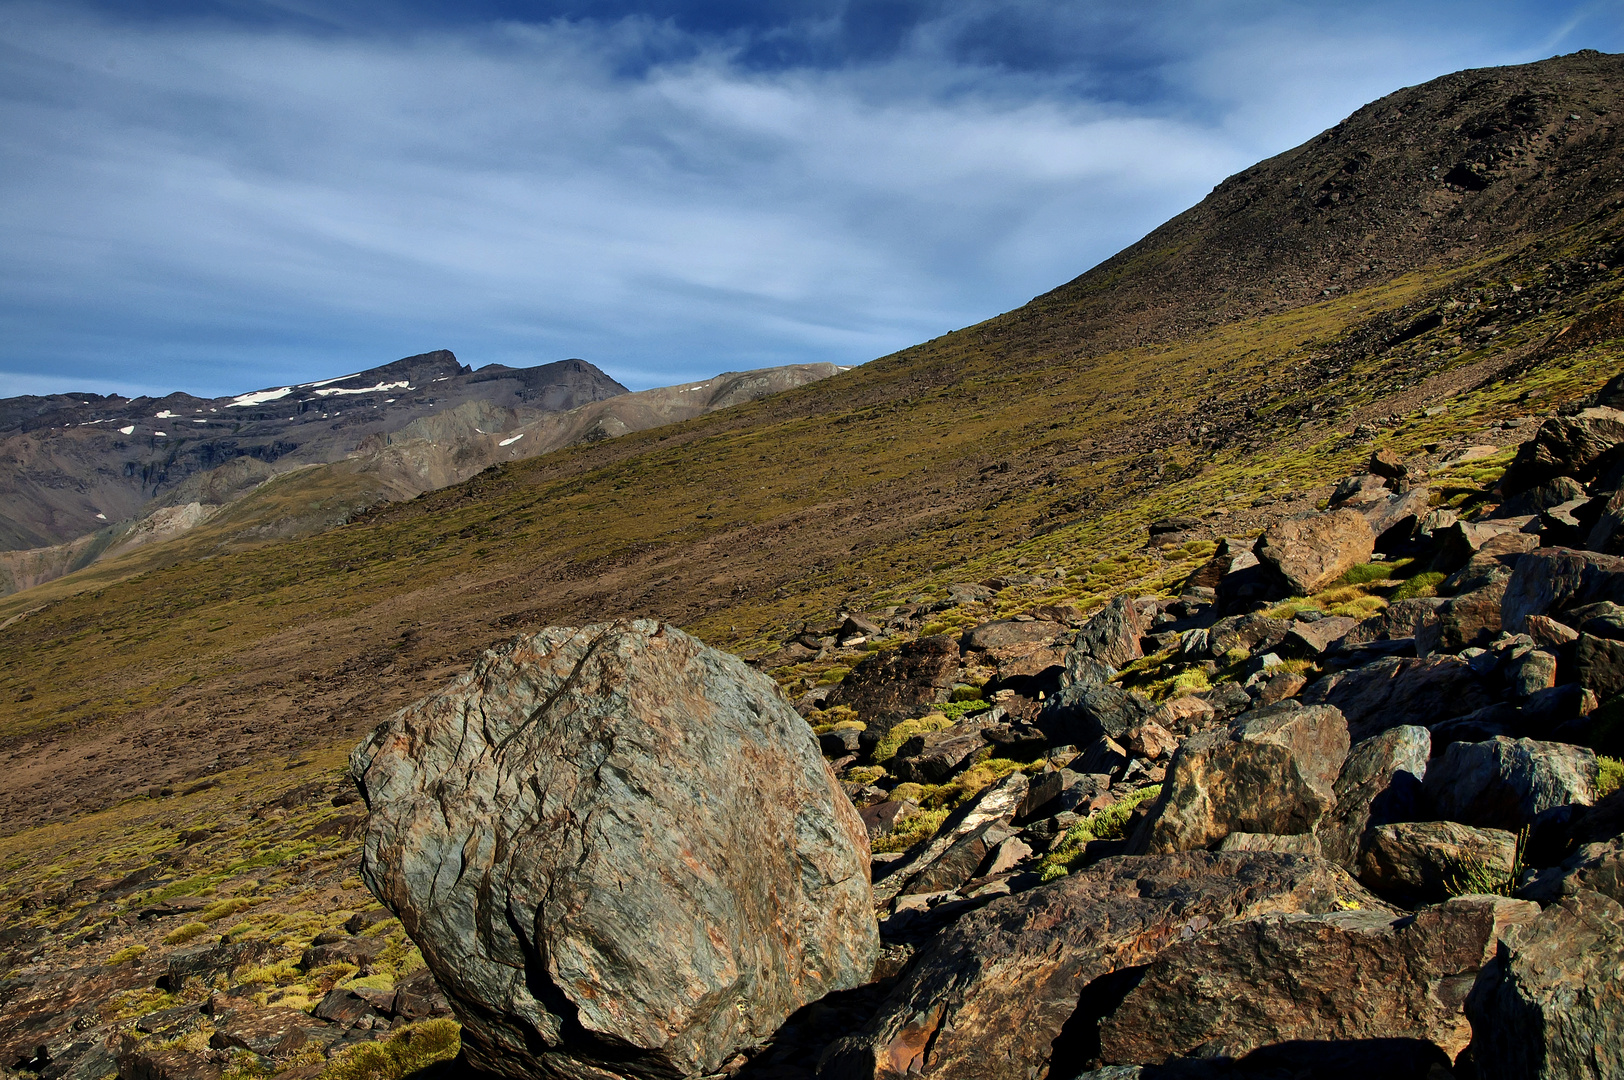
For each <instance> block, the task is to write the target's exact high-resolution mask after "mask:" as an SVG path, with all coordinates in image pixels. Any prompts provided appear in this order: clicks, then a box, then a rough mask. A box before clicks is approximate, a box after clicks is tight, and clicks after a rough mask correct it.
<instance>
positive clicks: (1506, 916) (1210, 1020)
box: [1100, 896, 1539, 1069]
mask: <svg viewBox="0 0 1624 1080" xmlns="http://www.w3.org/2000/svg"><path fill="white" fill-rule="evenodd" d="M1538 915H1539V906H1538V905H1537V904H1530V903H1526V902H1524V901H1520V900H1510V899H1507V898H1505V897H1500V896H1472V897H1463V898H1460V899H1456V900H1451V901H1450V902H1449V903H1447V904H1442V905H1440V906H1438V907H1434V908H1428V909H1427V910H1425V911H1421V912H1419V913H1417V914H1415V915H1413V916H1405V917H1403V918H1395V917H1394V915H1393V913H1392V912H1389V911H1383V910H1380V909H1376V910H1370V911H1363V910H1361V911H1337V912H1332V913H1329V914H1311V915H1309V914H1291V915H1265V916H1262V917H1261V918H1256V919H1248V920H1246V921H1245V922H1232V923H1229V924H1227V925H1224V926H1220V927H1216V928H1214V929H1211V930H1208V931H1206V932H1204V933H1202V934H1200V935H1199V936H1197V937H1195V938H1194V939H1193V940H1190V941H1181V942H1179V943H1177V944H1175V945H1173V946H1171V947H1169V948H1168V949H1167V950H1165V951H1164V952H1162V954H1161V955H1160V956H1158V957H1157V958H1156V959H1155V960H1154V961H1153V962H1152V963H1151V965H1150V967H1149V968H1148V969H1147V970H1146V972H1145V974H1144V977H1143V978H1142V979H1140V981H1139V984H1138V985H1137V986H1135V987H1134V988H1133V989H1132V990H1130V991H1128V994H1127V996H1126V997H1124V998H1123V1000H1122V1004H1121V1005H1119V1006H1118V1007H1117V1008H1116V1009H1115V1011H1113V1012H1112V1013H1111V1014H1110V1015H1108V1016H1106V1017H1105V1018H1104V1019H1103V1020H1102V1021H1101V1022H1100V1055H1101V1057H1102V1058H1103V1059H1104V1060H1105V1061H1106V1062H1109V1063H1146V1064H1160V1063H1162V1062H1164V1061H1166V1060H1167V1059H1169V1058H1171V1057H1175V1056H1185V1055H1192V1054H1199V1056H1202V1057H1208V1058H1211V1057H1231V1058H1240V1057H1244V1056H1245V1055H1246V1054H1248V1053H1250V1052H1251V1051H1253V1050H1256V1049H1257V1048H1259V1047H1263V1046H1271V1045H1274V1044H1277V1043H1285V1042H1291V1041H1295V1040H1303V1041H1309V1040H1312V1041H1316V1042H1320V1041H1329V1040H1338V1041H1347V1042H1354V1041H1363V1040H1378V1039H1379V1040H1391V1041H1392V1043H1393V1044H1394V1045H1393V1046H1392V1048H1391V1052H1392V1053H1394V1054H1395V1055H1396V1057H1397V1058H1398V1061H1403V1060H1404V1059H1406V1058H1411V1057H1414V1058H1418V1059H1419V1060H1420V1062H1421V1067H1422V1068H1423V1069H1424V1068H1425V1067H1426V1063H1427V1062H1429V1061H1437V1060H1438V1059H1439V1058H1441V1059H1442V1061H1443V1062H1445V1063H1452V1062H1453V1061H1454V1059H1455V1057H1456V1056H1457V1055H1459V1054H1460V1052H1461V1051H1462V1050H1465V1049H1466V1046H1467V1044H1468V1043H1469V1042H1471V1038H1472V1029H1471V1026H1470V1025H1469V1024H1468V1023H1467V1020H1466V1016H1465V1014H1464V1012H1463V1010H1462V1004H1463V1002H1464V1000H1465V998H1466V995H1467V993H1468V992H1469V991H1470V990H1471V987H1472V981H1473V980H1474V979H1475V978H1476V976H1477V973H1478V971H1479V969H1481V968H1482V967H1483V966H1484V965H1485V964H1486V963H1488V962H1489V961H1490V960H1492V959H1493V957H1494V955H1495V947H1496V945H1497V943H1498V942H1499V940H1500V938H1501V937H1502V936H1504V935H1505V934H1506V933H1507V932H1508V931H1509V930H1510V929H1511V928H1512V927H1514V926H1523V925H1527V924H1528V923H1531V922H1533V921H1534V919H1535V918H1536V917H1537V916H1538ZM1401 1041H1402V1042H1401ZM1406 1044H1408V1045H1406ZM1414 1044H1421V1045H1414ZM1440 1051H1441V1053H1440ZM1395 1063H1397V1062H1395Z"/></svg>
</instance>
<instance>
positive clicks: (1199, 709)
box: [1149, 694, 1218, 735]
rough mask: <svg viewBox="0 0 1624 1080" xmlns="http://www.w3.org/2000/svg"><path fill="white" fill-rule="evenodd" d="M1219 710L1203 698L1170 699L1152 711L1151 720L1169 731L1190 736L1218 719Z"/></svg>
mask: <svg viewBox="0 0 1624 1080" xmlns="http://www.w3.org/2000/svg"><path fill="white" fill-rule="evenodd" d="M1217 715H1218V714H1217V710H1215V709H1214V708H1213V707H1212V705H1211V704H1210V703H1209V702H1207V701H1206V700H1205V699H1203V698H1199V697H1196V696H1195V695H1194V694H1185V695H1184V696H1183V697H1176V698H1169V699H1167V700H1166V701H1164V702H1162V703H1161V704H1160V705H1158V706H1156V708H1154V709H1152V710H1151V713H1150V716H1149V719H1150V720H1152V721H1154V722H1155V723H1158V724H1160V725H1161V726H1162V727H1164V728H1166V729H1167V730H1168V731H1172V732H1175V733H1177V734H1180V735H1188V734H1190V733H1191V732H1193V731H1195V730H1197V729H1198V728H1203V727H1206V726H1208V725H1209V724H1211V723H1212V722H1213V720H1214V719H1215V718H1216V717H1217Z"/></svg>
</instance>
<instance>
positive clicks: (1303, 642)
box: [1281, 613, 1498, 658]
mask: <svg viewBox="0 0 1624 1080" xmlns="http://www.w3.org/2000/svg"><path fill="white" fill-rule="evenodd" d="M1496 614H1498V613H1496ZM1358 625H1359V620H1357V619H1350V618H1348V617H1347V616H1346V615H1332V616H1329V617H1327V618H1324V619H1318V620H1316V621H1314V622H1310V623H1293V624H1292V626H1291V630H1290V631H1289V632H1288V633H1287V634H1286V637H1285V640H1284V641H1283V642H1281V651H1282V652H1283V653H1285V654H1286V655H1287V656H1294V657H1304V658H1313V657H1317V656H1323V655H1324V654H1325V653H1327V652H1329V651H1330V650H1331V647H1332V645H1334V644H1335V643H1336V642H1337V641H1338V640H1339V639H1341V638H1342V637H1343V635H1345V634H1347V633H1348V632H1350V631H1351V630H1352V629H1353V628H1354V627H1355V626H1358Z"/></svg>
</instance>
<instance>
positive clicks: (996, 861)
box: [976, 836, 1032, 877]
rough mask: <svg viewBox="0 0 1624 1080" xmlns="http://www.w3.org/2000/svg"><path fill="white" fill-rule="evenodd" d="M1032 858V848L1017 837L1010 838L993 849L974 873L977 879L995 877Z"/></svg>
mask: <svg viewBox="0 0 1624 1080" xmlns="http://www.w3.org/2000/svg"><path fill="white" fill-rule="evenodd" d="M1031 857H1032V847H1031V845H1030V844H1028V843H1027V842H1026V841H1024V840H1022V839H1021V838H1020V837H1018V836H1011V837H1008V838H1006V839H1005V840H1003V841H1002V842H1001V843H999V844H998V846H997V847H995V848H993V850H992V854H990V855H988V856H987V860H986V862H984V863H982V864H981V868H980V869H979V870H977V871H976V876H977V877H996V876H997V875H999V874H1004V873H1008V872H1009V871H1011V870H1013V869H1015V866H1016V864H1018V863H1020V862H1021V861H1022V860H1024V859H1029V858H1031Z"/></svg>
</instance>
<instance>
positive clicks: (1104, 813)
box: [1038, 784, 1162, 881]
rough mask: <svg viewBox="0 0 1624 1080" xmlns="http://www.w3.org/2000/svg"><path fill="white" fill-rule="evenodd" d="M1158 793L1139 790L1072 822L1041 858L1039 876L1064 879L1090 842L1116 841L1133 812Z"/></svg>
mask: <svg viewBox="0 0 1624 1080" xmlns="http://www.w3.org/2000/svg"><path fill="white" fill-rule="evenodd" d="M1161 793H1162V786H1161V785H1160V784H1152V785H1150V786H1149V787H1142V788H1140V789H1139V790H1138V791H1134V792H1131V793H1130V794H1128V795H1125V796H1123V797H1122V798H1120V799H1118V800H1117V801H1116V802H1114V803H1112V804H1111V805H1110V806H1107V807H1104V808H1102V809H1099V810H1096V811H1094V812H1093V813H1092V814H1089V815H1088V816H1087V817H1085V818H1083V819H1081V820H1080V821H1077V822H1075V823H1074V824H1073V825H1072V827H1071V828H1069V829H1067V830H1066V835H1065V836H1064V837H1063V838H1062V839H1061V841H1060V843H1058V844H1056V845H1055V846H1054V848H1053V849H1052V850H1051V851H1049V853H1048V854H1046V855H1045V856H1043V860H1042V862H1040V863H1039V864H1038V865H1039V866H1040V867H1041V869H1040V870H1039V874H1040V876H1041V877H1042V879H1043V880H1044V881H1053V880H1054V879H1055V878H1061V877H1065V876H1066V875H1067V874H1069V873H1071V872H1072V870H1074V869H1075V868H1076V867H1077V865H1078V864H1079V863H1081V862H1082V860H1083V853H1084V850H1085V849H1086V847H1087V845H1088V842H1089V841H1090V840H1120V839H1122V838H1123V833H1124V831H1125V830H1126V829H1127V827H1128V820H1129V819H1130V818H1131V817H1133V811H1134V808H1135V807H1137V806H1139V804H1141V803H1143V802H1146V801H1147V800H1150V799H1154V798H1156V797H1157V796H1158V795H1160V794H1161Z"/></svg>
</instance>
